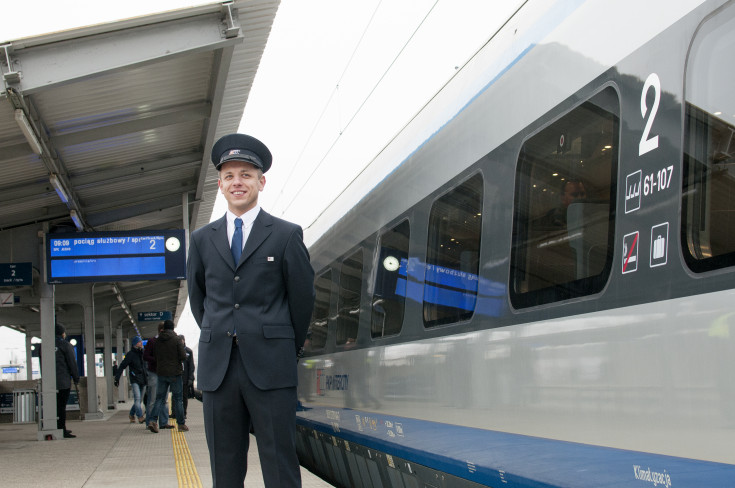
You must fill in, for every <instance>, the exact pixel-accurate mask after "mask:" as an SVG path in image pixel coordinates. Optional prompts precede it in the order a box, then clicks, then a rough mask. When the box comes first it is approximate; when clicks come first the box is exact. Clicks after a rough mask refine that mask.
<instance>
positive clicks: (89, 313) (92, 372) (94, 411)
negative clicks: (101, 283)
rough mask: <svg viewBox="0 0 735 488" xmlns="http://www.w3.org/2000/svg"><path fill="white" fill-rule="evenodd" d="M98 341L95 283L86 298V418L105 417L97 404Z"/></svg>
mask: <svg viewBox="0 0 735 488" xmlns="http://www.w3.org/2000/svg"><path fill="white" fill-rule="evenodd" d="M95 346H96V342H95V339H94V283H93V284H92V285H90V287H89V297H88V299H87V300H84V348H85V349H86V353H87V364H86V366H87V413H86V414H84V420H96V419H101V418H104V415H103V414H102V411H101V410H99V407H98V406H97V369H96V368H95V363H94V353H95Z"/></svg>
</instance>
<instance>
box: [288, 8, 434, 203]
mask: <svg viewBox="0 0 735 488" xmlns="http://www.w3.org/2000/svg"><path fill="white" fill-rule="evenodd" d="M438 3H439V0H436V1H435V2H434V3H433V4H432V6H431V8H429V10H428V12H427V13H426V15H424V17H423V18H422V19H421V22H419V24H418V25H417V26H416V28H415V29H414V30H413V32H412V33H411V35H410V36H409V38H408V39H407V40H406V42H405V43H404V44H403V46H402V47H401V49H400V50H399V51H398V53H397V54H396V56H395V57H394V58H393V60H392V61H391V63H390V64H389V65H388V67H387V68H386V69H385V71H384V72H383V74H382V75H381V76H380V78H379V79H378V81H377V82H376V83H375V85H374V86H373V88H372V89H371V90H370V92H369V93H368V94H367V96H366V97H365V98H364V99H363V101H362V103H361V104H360V106H359V107H358V108H357V110H355V112H354V114H353V115H352V117H350V119H349V120H348V121H347V124H346V125H345V126H344V127H342V128H340V131H339V133H338V134H337V136H336V137H335V139H334V140H333V141H332V144H330V146H329V148H328V149H327V150H326V152H325V153H324V155H323V156H322V157H321V158H320V159H319V162H318V163H317V164H316V166H315V167H314V168H313V169H312V171H311V173H309V176H307V177H306V179H305V180H304V182H303V183H302V184H301V186H300V187H299V188H298V189H297V190H296V192H295V193H294V194H293V197H292V198H291V200H289V202H288V203H287V204H286V205H285V207H284V208H283V209H282V210H281V215H284V214H285V213H286V211H288V209H289V208H291V205H293V203H294V202H295V201H296V199H297V198H298V196H299V195H300V194H301V192H302V191H303V190H304V188H306V186H307V185H308V184H309V182H310V181H311V179H312V178H313V177H314V175H315V174H316V172H317V171H318V170H319V168H321V166H322V164H323V163H324V161H325V160H326V159H327V156H329V154H330V153H331V152H332V149H334V147H335V146H336V145H337V142H338V141H339V138H340V137H341V136H342V134H343V133H344V131H346V130H347V129H348V128H349V126H350V125H351V124H352V121H354V120H355V118H356V117H357V115H358V114H359V113H360V112H361V111H362V109H363V107H364V106H365V104H366V103H367V101H368V100H369V99H370V98H371V97H372V95H373V93H375V90H376V89H377V88H378V86H380V84H381V82H382V81H383V79H385V77H386V76H387V75H388V73H389V72H390V70H391V69H392V68H393V66H394V65H395V63H396V61H398V59H399V58H400V57H401V55H402V54H403V52H404V51H405V50H406V47H408V45H409V44H410V43H411V40H412V39H413V38H414V37H415V36H416V33H417V32H418V31H419V29H421V26H422V25H424V23H425V22H426V19H427V18H428V17H429V15H431V12H432V11H433V10H434V8H435V7H436V5H437V4H438ZM378 7H380V4H378ZM378 7H376V9H375V11H374V12H373V16H372V17H371V18H370V21H369V23H368V25H367V26H366V28H365V30H364V31H363V34H362V36H361V37H360V41H359V42H362V39H363V38H364V36H365V32H367V29H368V28H369V26H370V24H371V23H372V21H373V18H374V16H375V12H377V9H378ZM359 42H358V46H357V47H359ZM357 47H356V48H355V50H354V51H353V54H352V56H350V59H349V61H348V65H347V66H346V67H345V70H344V71H343V72H342V75H341V76H340V80H341V79H342V77H344V74H345V73H346V71H347V68H348V67H349V64H350V63H351V62H352V58H353V57H354V54H355V52H356V51H357ZM338 86H339V83H338V84H337V86H336V87H335V89H334V90H333V91H332V95H331V96H330V99H329V102H331V99H332V98H333V97H334V95H335V94H336V93H337V87H338ZM329 102H327V106H328V104H329ZM327 106H325V107H324V110H323V111H322V114H321V115H320V117H319V121H318V122H317V125H318V124H319V122H320V121H321V118H322V117H323V115H324V113H325V112H326V110H327ZM315 131H316V126H315V127H314V129H313V130H312V132H311V134H310V136H309V140H310V139H311V136H312V135H313V134H314V132H315ZM308 142H309V141H308V140H307V145H308ZM305 149H306V145H305V146H304V149H303V150H302V152H301V154H303V151H304V150H305ZM301 154H300V155H299V158H300V157H301ZM297 162H298V160H297ZM297 167H298V164H294V166H293V169H292V170H291V171H290V172H289V176H288V179H290V177H291V176H292V175H293V173H294V171H295V168H297ZM288 179H287V181H288ZM284 187H285V185H284ZM282 194H283V192H281V194H280V195H279V198H280V196H281V195H282Z"/></svg>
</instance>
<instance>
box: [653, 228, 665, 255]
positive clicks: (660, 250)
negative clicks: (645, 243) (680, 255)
mask: <svg viewBox="0 0 735 488" xmlns="http://www.w3.org/2000/svg"><path fill="white" fill-rule="evenodd" d="M665 254H666V239H664V238H663V237H662V236H661V235H660V234H659V236H658V237H656V239H655V240H654V241H653V259H661V258H663V257H664V256H665Z"/></svg>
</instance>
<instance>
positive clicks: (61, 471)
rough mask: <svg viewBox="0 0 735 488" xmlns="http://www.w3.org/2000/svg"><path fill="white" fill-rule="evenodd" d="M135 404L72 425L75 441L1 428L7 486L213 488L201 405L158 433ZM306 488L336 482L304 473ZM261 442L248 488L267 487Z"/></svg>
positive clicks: (28, 427)
mask: <svg viewBox="0 0 735 488" xmlns="http://www.w3.org/2000/svg"><path fill="white" fill-rule="evenodd" d="M130 406H131V404H130V403H127V404H124V403H123V404H118V408H117V409H116V410H112V411H109V412H106V413H105V414H104V418H103V419H100V420H87V421H78V420H76V421H69V420H67V425H66V427H67V428H68V429H70V430H72V431H73V433H74V434H75V435H76V436H77V437H76V438H75V439H63V440H54V441H38V440H37V438H38V426H37V424H0V459H2V470H1V474H0V478H1V479H0V485H2V486H12V487H15V488H20V487H38V486H54V487H57V488H60V487H65V488H73V487H85V488H96V487H119V488H123V487H125V488H127V487H130V486H135V487H136V488H148V487H150V488H154V487H155V488H166V487H180V486H186V487H211V486H212V474H211V471H210V468H209V452H208V450H207V442H206V439H205V436H204V419H203V417H202V404H201V403H200V402H198V401H196V400H190V401H189V406H188V418H187V421H186V424H187V425H188V426H189V429H190V430H189V432H186V433H183V432H178V431H177V430H176V429H172V430H161V431H160V433H158V434H154V433H152V432H150V431H149V430H148V429H146V428H145V426H144V424H138V423H135V424H131V423H130V421H129V420H128V411H129V410H130ZM301 479H302V484H303V487H304V488H329V487H332V485H330V484H329V483H327V482H326V481H324V480H322V479H321V478H319V477H317V476H316V475H314V474H312V473H311V472H309V471H307V470H306V469H304V468H302V469H301ZM262 486H264V484H263V477H262V474H261V471H260V462H259V460H258V452H257V446H256V442H255V438H252V439H251V442H250V451H249V453H248V473H247V477H246V478H245V487H248V488H250V487H252V488H256V487H262Z"/></svg>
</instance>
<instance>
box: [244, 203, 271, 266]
mask: <svg viewBox="0 0 735 488" xmlns="http://www.w3.org/2000/svg"><path fill="white" fill-rule="evenodd" d="M272 225H273V217H271V216H270V214H268V213H266V212H265V210H263V209H262V208H261V209H260V212H258V216H257V217H256V218H255V222H253V228H252V229H250V235H249V236H248V240H247V241H246V242H245V249H243V251H242V256H240V264H242V263H244V262H245V260H246V259H248V258H249V257H250V255H251V254H253V252H255V250H256V249H258V247H260V245H261V244H262V243H263V241H265V240H266V239H267V238H268V236H269V235H270V234H271V226H272Z"/></svg>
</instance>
